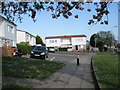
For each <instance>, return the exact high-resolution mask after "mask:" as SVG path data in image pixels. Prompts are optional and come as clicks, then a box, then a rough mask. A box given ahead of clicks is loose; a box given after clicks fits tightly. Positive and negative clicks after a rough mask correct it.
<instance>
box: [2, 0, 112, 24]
mask: <svg viewBox="0 0 120 90" xmlns="http://www.w3.org/2000/svg"><path fill="white" fill-rule="evenodd" d="M52 1H53V2H0V5H1V7H0V9H1V14H3V15H4V16H6V17H7V19H8V20H10V21H14V20H15V17H17V19H19V20H20V22H21V20H22V15H23V14H27V15H28V16H29V17H31V18H32V19H33V21H36V19H35V17H36V15H37V13H39V12H42V11H48V12H51V13H52V14H51V16H52V18H55V19H57V18H58V17H60V16H63V17H65V18H66V19H68V18H69V16H73V15H74V14H73V13H72V10H73V9H75V10H80V11H83V10H85V9H84V5H85V4H89V5H91V4H93V1H92V0H87V1H86V2H84V0H81V1H79V2H73V1H72V0H71V1H66V2H54V1H56V0H52ZM110 1H113V0H110ZM110 3H111V2H109V1H108V2H94V4H93V5H95V12H96V15H93V16H92V19H90V20H89V22H88V24H89V25H91V24H93V23H97V22H100V24H108V18H105V17H106V16H107V17H108V14H109V10H108V6H109V4H110ZM91 10H92V9H91V8H90V7H88V8H87V11H88V12H91ZM39 14H40V13H39ZM74 17H75V18H78V15H77V14H76V15H74ZM103 17H104V18H105V19H106V20H105V19H104V20H103V19H102V18H103Z"/></svg>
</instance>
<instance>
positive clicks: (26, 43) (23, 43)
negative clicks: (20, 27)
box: [19, 42, 29, 45]
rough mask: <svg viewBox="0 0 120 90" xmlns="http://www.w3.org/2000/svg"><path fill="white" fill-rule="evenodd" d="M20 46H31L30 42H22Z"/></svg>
mask: <svg viewBox="0 0 120 90" xmlns="http://www.w3.org/2000/svg"><path fill="white" fill-rule="evenodd" d="M19 45H29V42H20V43H19Z"/></svg>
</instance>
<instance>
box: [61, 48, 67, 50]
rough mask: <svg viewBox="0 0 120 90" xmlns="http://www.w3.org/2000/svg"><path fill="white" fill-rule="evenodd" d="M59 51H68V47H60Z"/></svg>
mask: <svg viewBox="0 0 120 90" xmlns="http://www.w3.org/2000/svg"><path fill="white" fill-rule="evenodd" d="M59 51H67V48H59Z"/></svg>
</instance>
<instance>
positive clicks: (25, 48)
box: [17, 44, 33, 55]
mask: <svg viewBox="0 0 120 90" xmlns="http://www.w3.org/2000/svg"><path fill="white" fill-rule="evenodd" d="M17 47H18V48H19V49H20V50H21V52H22V54H24V55H25V54H30V52H31V50H32V49H33V47H32V46H29V45H21V44H17Z"/></svg>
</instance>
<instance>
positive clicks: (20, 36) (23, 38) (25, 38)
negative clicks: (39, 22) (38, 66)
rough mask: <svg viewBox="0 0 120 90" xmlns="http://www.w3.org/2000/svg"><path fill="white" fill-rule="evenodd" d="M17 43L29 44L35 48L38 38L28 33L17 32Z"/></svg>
mask: <svg viewBox="0 0 120 90" xmlns="http://www.w3.org/2000/svg"><path fill="white" fill-rule="evenodd" d="M16 33H17V34H16V35H17V43H20V42H29V45H31V46H34V45H36V37H35V36H34V35H32V34H30V33H28V32H26V31H22V30H17V31H16Z"/></svg>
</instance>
